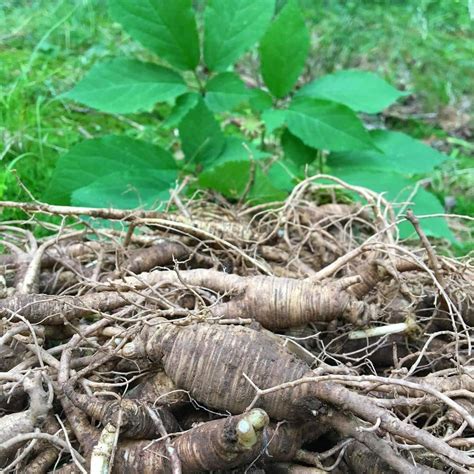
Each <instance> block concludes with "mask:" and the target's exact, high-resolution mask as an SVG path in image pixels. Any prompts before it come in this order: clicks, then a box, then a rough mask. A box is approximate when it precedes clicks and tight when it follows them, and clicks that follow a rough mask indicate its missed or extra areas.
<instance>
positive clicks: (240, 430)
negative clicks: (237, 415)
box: [236, 408, 270, 448]
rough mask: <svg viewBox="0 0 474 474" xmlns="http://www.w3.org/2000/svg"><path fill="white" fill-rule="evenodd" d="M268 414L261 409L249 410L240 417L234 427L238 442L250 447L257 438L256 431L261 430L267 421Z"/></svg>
mask: <svg viewBox="0 0 474 474" xmlns="http://www.w3.org/2000/svg"><path fill="white" fill-rule="evenodd" d="M269 421H270V420H269V418H268V415H267V414H266V413H265V412H264V411H263V410H261V409H259V408H255V409H254V410H251V411H250V412H249V413H248V414H247V415H246V416H245V417H244V418H242V419H241V420H240V421H239V422H238V423H237V427H236V432H237V438H238V440H239V444H240V445H241V446H243V447H245V448H251V447H252V446H254V445H255V443H256V442H257V440H258V434H257V432H258V431H261V430H262V429H263V428H265V426H267V425H268V423H269Z"/></svg>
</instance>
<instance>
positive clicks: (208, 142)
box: [179, 100, 225, 164]
mask: <svg viewBox="0 0 474 474" xmlns="http://www.w3.org/2000/svg"><path fill="white" fill-rule="evenodd" d="M179 136H180V138H181V144H182V148H183V152H184V154H185V156H186V160H187V161H188V162H192V163H203V164H207V163H212V162H213V161H214V160H215V159H216V158H217V157H218V156H219V155H220V153H221V151H222V149H223V147H224V142H225V137H224V134H223V133H222V131H221V129H220V126H219V123H218V122H217V120H216V119H215V117H214V114H213V113H212V112H211V111H210V110H209V109H208V108H207V106H206V104H205V103H204V101H203V100H199V101H198V103H197V105H196V106H194V107H193V108H192V109H191V110H190V111H189V112H188V113H187V115H186V116H185V117H184V118H183V119H182V120H181V123H180V124H179Z"/></svg>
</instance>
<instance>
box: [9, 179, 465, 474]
mask: <svg viewBox="0 0 474 474" xmlns="http://www.w3.org/2000/svg"><path fill="white" fill-rule="evenodd" d="M323 178H324V179H325V180H324V181H323V182H324V183H327V179H328V177H323ZM335 181H336V182H335V183H334V184H331V185H329V184H321V181H320V180H319V178H316V179H315V178H312V179H308V180H305V181H303V182H302V183H300V184H299V185H298V186H297V187H296V188H295V190H294V191H293V193H292V194H291V195H290V196H289V198H288V199H287V200H286V201H285V202H283V203H273V204H269V205H258V206H254V207H250V206H240V205H235V206H230V205H226V204H225V203H223V202H222V200H221V199H219V198H217V197H216V196H211V197H207V199H205V200H204V199H203V200H199V201H198V200H192V201H184V200H181V199H180V198H179V197H178V196H177V195H176V194H175V195H174V197H173V201H172V202H170V203H169V210H168V211H167V212H146V211H136V212H134V211H122V210H118V209H89V208H71V207H55V206H48V205H45V204H40V203H38V204H36V203H25V204H18V203H9V202H3V203H0V207H17V208H19V209H22V210H23V211H25V212H26V213H28V215H29V219H28V220H25V221H23V222H21V223H20V222H9V223H4V224H3V225H1V226H0V228H1V238H0V249H1V254H0V356H1V357H0V469H1V470H2V472H6V473H9V472H11V473H13V472H21V473H24V472H26V473H47V472H57V473H76V472H81V473H89V472H91V473H94V474H98V473H128V472H140V473H150V474H151V473H157V472H160V473H172V474H177V473H180V472H189V473H195V472H242V473H244V472H249V473H265V472H268V473H275V472H276V473H279V472H292V473H300V472H301V473H316V472H329V471H330V472H335V473H351V472H353V473H363V472H367V473H369V472H370V473H382V472H383V473H386V472H400V473H411V472H418V473H431V472H433V473H434V472H471V471H472V470H473V469H474V362H473V360H474V359H473V349H472V344H473V342H474V339H473V331H472V328H473V325H474V266H473V265H472V262H470V261H469V259H464V260H456V259H454V258H451V257H447V256H441V255H440V252H438V251H437V250H436V249H435V248H434V247H433V245H432V244H431V243H430V242H429V241H428V239H427V238H426V236H425V235H424V234H423V232H422V230H421V229H420V225H419V219H418V218H417V217H415V216H414V215H413V214H412V213H411V212H410V211H407V212H405V211H403V212H402V213H399V215H398V216H397V215H396V214H395V209H394V207H392V206H391V205H389V204H388V203H386V202H385V201H384V200H383V199H382V198H381V197H380V196H377V195H375V194H373V193H372V192H370V191H368V190H366V189H363V188H357V187H351V186H348V185H346V184H345V183H343V182H340V181H337V180H335ZM344 192H350V193H352V194H356V195H358V197H359V198H360V199H359V200H360V201H361V202H362V204H357V205H356V204H341V203H338V202H337V201H338V199H339V200H340V196H341V195H342V193H344ZM39 213H41V214H49V215H60V216H63V217H64V219H63V223H62V224H61V225H60V226H57V225H55V224H52V223H51V222H50V221H51V220H49V221H45V220H38V219H37V218H36V217H37V215H38V214H39ZM397 219H398V220H400V219H408V221H409V222H411V224H412V225H413V231H414V236H415V238H414V239H412V240H411V241H408V242H400V241H399V239H398V235H397V227H396V222H397ZM39 230H40V231H39ZM39 235H42V236H44V235H46V237H39Z"/></svg>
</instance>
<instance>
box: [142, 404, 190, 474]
mask: <svg viewBox="0 0 474 474" xmlns="http://www.w3.org/2000/svg"><path fill="white" fill-rule="evenodd" d="M146 409H147V411H148V413H149V415H150V418H151V419H152V420H153V421H154V423H155V425H156V427H157V428H158V432H159V433H160V436H162V437H163V438H164V440H165V446H166V451H167V452H168V454H169V456H170V460H171V471H172V473H173V474H181V472H182V469H181V461H180V460H179V457H178V453H177V452H176V449H175V447H174V446H173V444H172V443H171V440H170V438H169V436H168V433H167V431H166V428H165V425H164V424H163V421H162V420H161V418H160V415H159V414H157V413H156V412H155V411H154V410H152V409H151V408H150V407H146Z"/></svg>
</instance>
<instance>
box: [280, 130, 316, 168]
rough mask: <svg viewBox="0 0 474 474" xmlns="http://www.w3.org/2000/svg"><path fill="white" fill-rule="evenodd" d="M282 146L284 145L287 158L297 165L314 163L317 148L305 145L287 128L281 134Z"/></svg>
mask: <svg viewBox="0 0 474 474" xmlns="http://www.w3.org/2000/svg"><path fill="white" fill-rule="evenodd" d="M281 146H282V147H283V152H284V155H285V158H286V159H287V160H290V161H292V162H293V163H294V164H295V165H297V166H304V165H307V164H309V163H312V162H313V161H314V160H315V158H316V150H315V149H314V148H311V147H309V146H307V145H305V144H304V143H303V142H302V141H301V140H300V139H299V138H298V137H296V136H295V135H293V134H292V133H291V132H290V131H289V130H288V129H286V130H285V131H284V132H283V135H282V136H281Z"/></svg>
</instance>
